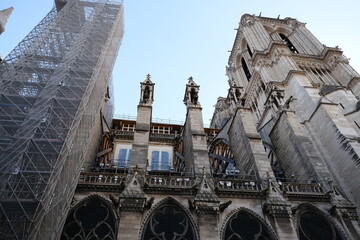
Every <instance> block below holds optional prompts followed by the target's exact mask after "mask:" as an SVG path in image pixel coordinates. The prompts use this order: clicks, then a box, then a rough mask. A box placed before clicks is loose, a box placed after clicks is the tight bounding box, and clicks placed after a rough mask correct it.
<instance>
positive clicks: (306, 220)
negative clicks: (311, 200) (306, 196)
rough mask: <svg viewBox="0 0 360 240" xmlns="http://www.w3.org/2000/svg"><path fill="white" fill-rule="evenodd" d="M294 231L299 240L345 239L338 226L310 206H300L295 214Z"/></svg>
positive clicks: (328, 217)
mask: <svg viewBox="0 0 360 240" xmlns="http://www.w3.org/2000/svg"><path fill="white" fill-rule="evenodd" d="M296 230H297V234H298V237H299V239H300V240H310V239H317V240H328V239H329V240H343V239H347V237H346V235H345V233H344V232H343V231H342V230H341V229H340V227H339V226H337V224H336V223H335V222H334V221H333V220H332V219H331V217H330V216H327V215H326V214H325V213H323V212H322V211H321V210H320V209H318V208H316V207H315V206H312V205H310V204H301V205H300V206H299V207H298V210H297V212H296Z"/></svg>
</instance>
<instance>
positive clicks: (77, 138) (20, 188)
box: [0, 0, 123, 240]
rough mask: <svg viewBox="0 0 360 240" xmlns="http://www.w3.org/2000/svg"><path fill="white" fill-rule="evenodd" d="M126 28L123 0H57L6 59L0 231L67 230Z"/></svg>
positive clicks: (12, 235)
mask: <svg viewBox="0 0 360 240" xmlns="http://www.w3.org/2000/svg"><path fill="white" fill-rule="evenodd" d="M122 35H123V10H122V2H121V1H106V0H99V1H87V0H62V1H61V0H56V1H55V7H54V8H53V9H52V10H51V11H50V12H49V13H48V14H47V15H46V16H45V18H44V19H43V20H42V21H41V22H40V23H39V24H38V25H37V26H36V27H35V28H34V29H33V30H32V31H31V32H30V33H29V34H28V35H27V36H26V37H25V39H24V40H23V41H21V42H20V43H19V45H18V46H17V47H16V48H15V49H14V50H13V51H12V52H11V53H10V54H9V55H8V56H7V57H6V58H5V59H4V61H3V63H1V64H0V81H1V84H0V98H1V99H0V107H1V110H0V117H1V119H0V159H1V160H0V161H1V167H0V221H1V223H0V235H1V236H2V237H4V238H5V239H46V240H47V239H57V238H59V237H60V233H61V230H62V226H63V223H64V221H65V217H66V213H67V211H68V208H69V206H70V203H71V200H72V197H73V194H74V191H75V188H76V185H77V182H78V178H79V174H80V170H81V167H82V166H83V164H84V162H90V159H91V161H93V159H94V158H95V156H96V153H97V152H96V149H97V147H98V145H99V139H100V136H101V134H102V127H101V125H102V124H101V123H102V121H103V120H102V119H103V116H104V115H106V111H108V109H109V108H108V106H107V105H109V104H110V105H111V101H109V97H110V95H111V93H110V91H109V85H110V84H111V73H112V68H113V65H114V60H115V57H116V56H117V52H118V49H119V46H120V42H121V39H122Z"/></svg>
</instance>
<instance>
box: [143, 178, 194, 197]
mask: <svg viewBox="0 0 360 240" xmlns="http://www.w3.org/2000/svg"><path fill="white" fill-rule="evenodd" d="M194 185H195V179H194V178H192V177H184V176H151V175H148V176H146V177H145V186H144V189H145V191H147V192H172V193H173V194H191V193H192V192H193V187H194Z"/></svg>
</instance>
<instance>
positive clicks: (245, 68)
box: [241, 58, 251, 81]
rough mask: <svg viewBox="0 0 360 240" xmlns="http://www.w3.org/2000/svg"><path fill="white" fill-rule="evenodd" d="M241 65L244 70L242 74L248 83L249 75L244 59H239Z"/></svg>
mask: <svg viewBox="0 0 360 240" xmlns="http://www.w3.org/2000/svg"><path fill="white" fill-rule="evenodd" d="M241 65H242V68H243V70H244V73H245V76H246V78H247V80H248V81H250V78H251V73H250V71H249V68H248V66H247V65H246V62H245V59H244V58H241Z"/></svg>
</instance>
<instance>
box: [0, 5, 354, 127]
mask: <svg viewBox="0 0 360 240" xmlns="http://www.w3.org/2000/svg"><path fill="white" fill-rule="evenodd" d="M300 2H301V3H300ZM299 3H300V4H299ZM124 5H125V35H124V39H123V42H122V46H121V48H120V52H119V55H118V59H117V62H116V65H115V69H114V82H115V113H116V114H125V115H131V116H135V115H136V110H137V104H138V102H139V92H140V84H139V83H140V82H141V81H143V80H144V79H145V78H146V74H148V73H150V74H151V75H152V80H153V82H155V101H154V104H153V118H162V119H172V120H184V119H185V114H186V108H185V106H184V104H183V103H182V100H183V97H184V91H185V84H186V83H187V79H188V77H189V76H193V78H194V80H195V82H196V83H197V84H199V85H200V94H199V101H200V103H201V105H202V107H203V119H204V123H205V124H208V123H209V120H210V119H211V117H212V112H213V105H214V104H215V103H216V100H217V98H218V96H226V94H227V89H228V84H227V77H226V76H225V66H226V64H227V60H228V57H229V52H228V50H231V48H232V44H233V41H234V38H235V34H236V31H235V30H234V28H237V27H238V23H239V20H240V17H241V15H243V14H244V13H249V14H255V15H258V14H259V13H260V12H261V13H262V16H265V17H274V18H276V17H278V15H280V17H281V18H285V17H293V18H297V19H298V20H299V21H301V22H306V23H307V27H308V28H309V30H310V31H311V32H312V33H313V34H314V35H315V36H316V37H317V38H318V39H319V40H320V41H321V42H322V43H324V44H326V45H327V46H332V47H334V46H337V45H338V46H339V47H340V48H342V49H343V51H344V54H345V56H346V57H348V58H350V59H351V60H350V64H351V65H352V67H353V68H355V70H357V71H360V44H359V43H358V41H359V39H360V31H359V26H358V24H359V23H360V22H359V18H358V14H359V13H358V10H359V7H360V1H358V0H343V1H335V0H328V1H325V0H317V1H314V0H303V1H293V0H287V1H284V0H273V1H269V0H253V1H240V0H221V1H220V0H218V1H215V0H151V1H150V0H125V3H124ZM10 6H13V7H14V8H15V9H14V11H13V14H12V15H11V17H10V19H9V21H8V24H7V25H6V30H5V32H4V33H3V34H2V35H0V52H1V53H2V55H3V56H6V55H7V54H8V53H9V52H10V51H11V50H12V49H13V48H14V47H15V46H16V45H17V44H18V43H19V42H20V41H21V40H22V39H23V38H24V37H25V36H26V34H27V33H28V32H29V31H30V30H31V29H32V28H33V27H34V26H35V25H36V24H37V23H38V22H39V21H40V20H41V19H42V18H43V17H44V16H45V14H46V13H47V12H48V11H49V10H50V9H51V8H52V6H53V1H52V0H33V1H26V0H0V9H4V8H7V7H10Z"/></svg>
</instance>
